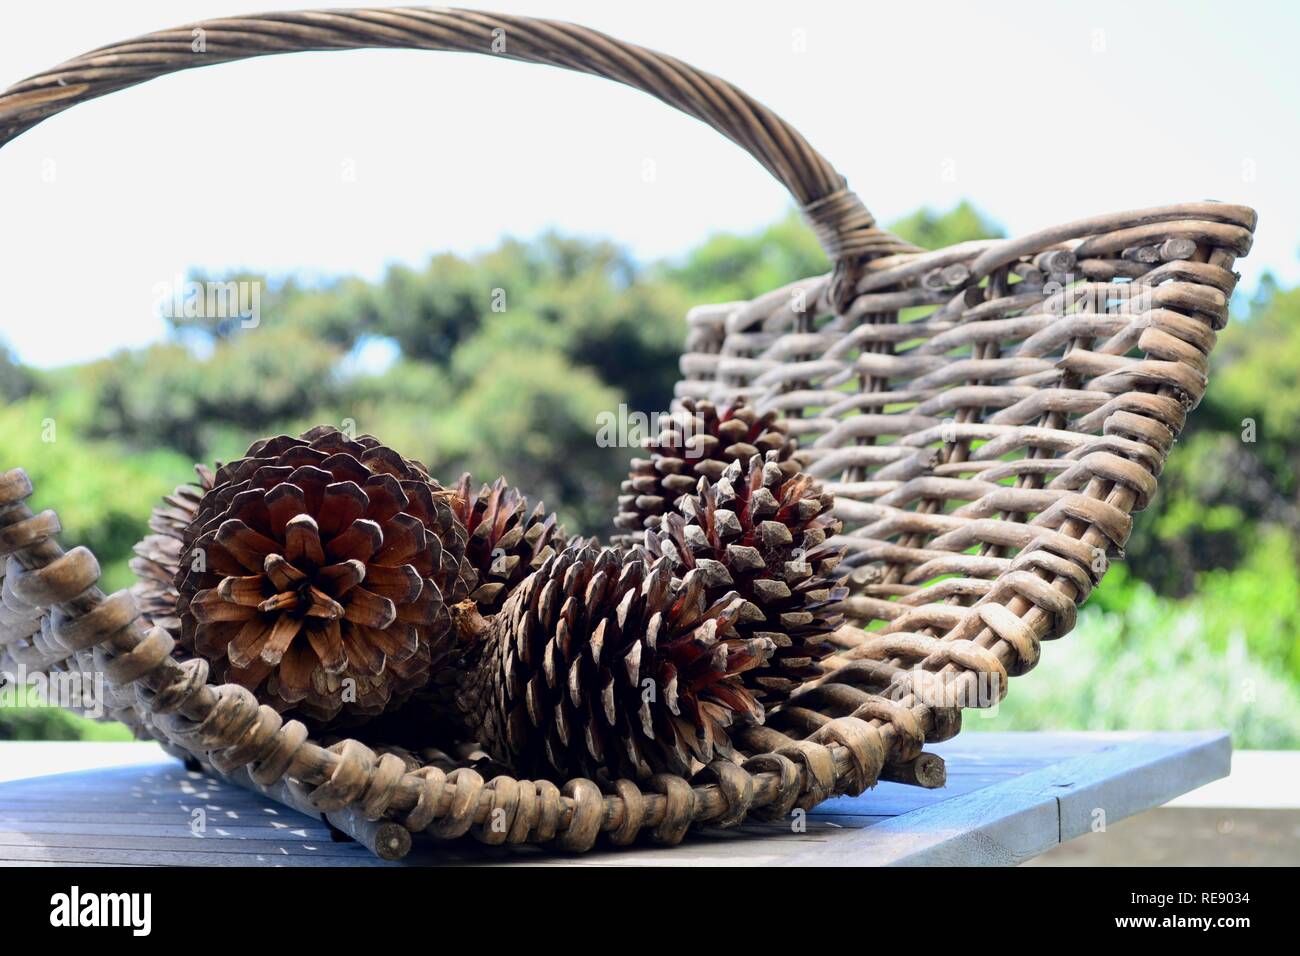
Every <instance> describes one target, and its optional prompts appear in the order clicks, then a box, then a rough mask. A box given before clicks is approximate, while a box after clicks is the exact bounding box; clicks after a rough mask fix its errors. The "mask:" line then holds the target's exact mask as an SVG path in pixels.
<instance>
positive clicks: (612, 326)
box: [0, 204, 1300, 748]
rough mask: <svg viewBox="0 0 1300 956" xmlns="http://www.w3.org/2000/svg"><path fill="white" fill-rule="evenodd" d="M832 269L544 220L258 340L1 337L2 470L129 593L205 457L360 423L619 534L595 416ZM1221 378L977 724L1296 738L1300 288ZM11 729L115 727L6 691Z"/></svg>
mask: <svg viewBox="0 0 1300 956" xmlns="http://www.w3.org/2000/svg"><path fill="white" fill-rule="evenodd" d="M892 228H893V229H894V230H895V231H896V232H897V233H899V234H901V235H903V236H904V237H906V238H908V239H910V240H911V241H913V242H915V243H917V244H918V245H922V246H926V247H930V248H935V247H939V246H943V245H947V244H949V243H952V242H957V241H961V240H966V239H973V238H982V237H989V236H998V235H1001V230H1000V229H999V227H998V226H997V225H996V224H995V223H992V222H990V221H989V220H987V219H986V218H984V217H983V216H982V215H980V213H979V212H978V211H977V210H975V209H974V208H972V207H971V206H970V205H968V204H962V205H960V206H958V207H956V208H955V209H953V210H950V211H948V212H946V213H942V214H939V213H934V212H931V211H928V210H922V211H920V212H917V213H916V214H914V215H912V216H909V217H908V218H906V219H905V220H903V221H901V222H898V223H895V224H893V226H892ZM827 268H828V263H827V262H826V260H825V258H824V257H823V255H822V253H821V251H820V250H819V248H818V247H817V244H816V242H815V240H814V239H813V237H812V235H811V233H809V232H808V230H807V229H806V228H805V227H804V225H803V224H802V223H801V222H800V221H799V219H798V218H797V217H796V216H794V215H793V214H792V215H791V216H790V217H788V218H787V219H785V220H783V221H781V222H778V223H776V224H775V225H773V226H771V227H770V228H768V229H766V230H764V231H762V232H760V233H757V234H754V235H745V236H734V235H719V236H715V237H713V238H711V239H709V240H707V241H706V242H705V243H704V244H703V245H701V246H700V247H698V248H697V249H695V250H694V251H692V252H690V253H689V254H688V255H686V256H684V257H682V258H681V259H679V260H675V261H671V262H661V263H652V264H643V263H638V262H636V261H634V260H633V259H632V258H631V257H630V256H629V255H628V254H627V253H626V252H625V251H623V250H622V249H620V248H619V247H618V246H616V245H614V244H612V243H609V242H605V241H599V240H594V241H593V240H587V239H579V238H573V237H568V236H562V235H555V234H547V235H543V236H540V237H538V238H536V239H534V240H531V241H518V240H514V239H507V240H505V241H503V242H501V243H500V245H498V246H497V247H496V248H495V249H492V250H490V251H488V252H484V253H482V254H479V255H475V256H471V257H460V256H455V255H439V256H435V257H434V258H433V259H431V260H430V262H429V263H428V265H427V266H426V267H424V268H423V269H413V268H409V267H407V266H393V267H391V268H390V269H389V270H388V272H387V274H386V275H385V276H384V277H383V279H382V280H381V281H379V282H375V283H369V282H364V281H361V280H359V279H355V278H345V279H340V280H337V281H335V282H332V283H329V284H324V285H316V286H310V287H309V286H304V285H302V284H300V283H298V282H296V281H294V280H276V279H265V280H264V281H265V285H264V292H263V297H262V303H261V315H262V320H261V324H260V325H259V326H258V327H257V328H253V329H245V328H241V327H240V324H239V322H238V321H237V320H236V321H234V322H221V321H211V320H207V319H185V318H180V319H176V320H173V321H172V323H171V324H172V329H171V334H170V336H169V337H168V339H167V340H166V341H164V342H162V343H159V344H156V345H153V346H151V347H148V348H145V349H140V350H135V351H122V352H119V353H117V354H115V355H113V356H111V357H109V358H105V359H103V360H101V361H97V362H93V363H90V364H86V365H80V366H76V367H69V368H61V369H56V370H37V369H31V368H26V367H24V366H22V365H21V364H20V363H18V362H17V361H16V360H15V359H14V357H13V356H12V355H11V354H10V353H9V352H8V351H7V350H5V349H4V348H3V344H2V343H0V395H2V396H3V398H4V403H3V404H4V407H3V408H2V409H0V466H3V467H5V468H9V467H13V466H14V465H22V466H23V467H25V468H26V469H27V470H28V472H29V473H30V475H31V477H32V479H33V481H34V482H35V486H36V488H37V498H36V500H35V502H34V504H35V505H37V506H39V507H47V506H48V507H55V508H57V509H58V510H59V512H60V514H61V516H62V518H63V522H64V527H65V529H66V532H65V535H64V539H65V542H66V543H67V544H68V545H73V544H85V545H88V546H89V547H91V548H92V549H93V550H94V551H95V553H96V554H97V555H98V556H99V558H100V560H101V562H102V563H103V565H104V568H105V578H106V587H107V588H110V589H115V588H118V587H122V586H126V585H127V584H129V583H130V581H131V575H130V572H129V571H128V569H127V560H128V558H129V557H130V553H131V546H132V545H133V544H134V543H135V542H136V540H137V539H138V538H139V537H140V536H141V534H142V533H143V530H144V524H145V520H146V518H147V516H148V513H149V510H150V508H151V507H152V506H153V505H154V503H155V502H156V501H157V500H158V499H159V498H160V497H161V496H162V495H163V494H164V493H166V492H169V491H170V490H171V489H172V488H173V487H174V486H176V485H177V484H179V483H181V482H183V481H185V480H187V478H188V477H190V476H191V474H192V472H191V464H192V462H194V461H208V462H210V461H212V460H214V459H216V460H226V459H230V458H232V457H236V456H238V455H239V454H240V453H242V452H243V450H244V449H245V448H246V447H247V445H248V444H249V442H250V441H252V440H253V439H255V438H257V437H261V436H265V435H270V434H276V433H280V432H290V433H297V432H299V431H301V430H302V429H304V428H307V427H310V426H311V425H315V424H318V423H321V422H332V423H335V424H343V423H345V421H346V420H347V419H351V420H352V421H354V422H355V423H356V429H357V431H358V432H359V433H360V432H369V433H372V434H375V435H377V436H380V437H381V438H382V439H383V440H384V441H385V442H387V443H388V444H390V445H392V446H394V447H396V448H398V449H399V450H401V451H402V452H403V453H404V454H406V455H408V456H411V457H415V458H419V459H420V460H422V461H424V462H425V463H426V464H427V465H428V466H429V467H430V469H431V471H432V472H433V474H434V475H435V476H438V477H440V478H441V479H442V480H444V481H452V480H454V479H456V478H457V477H458V476H459V475H460V473H461V472H462V471H465V470H468V471H470V472H472V473H473V475H474V476H475V479H476V480H479V481H488V480H491V479H493V478H495V477H496V476H497V475H500V474H504V475H506V476H508V477H509V479H510V480H511V481H512V482H514V483H515V484H517V485H519V486H520V487H521V488H523V489H525V490H526V491H527V492H528V493H529V495H530V500H531V501H536V500H537V499H539V498H540V499H544V500H545V501H546V503H547V504H548V505H549V506H550V507H552V508H554V509H556V510H558V511H559V512H560V514H561V516H562V517H563V519H564V520H565V521H566V523H567V524H568V526H569V528H570V530H571V531H582V532H585V533H591V534H602V535H604V534H606V533H608V531H609V525H608V521H609V518H610V516H611V515H612V514H613V511H614V501H615V496H616V494H617V490H618V479H619V477H620V476H621V475H622V474H623V472H624V469H625V467H626V462H627V459H628V457H629V456H630V452H629V451H628V450H627V449H624V448H601V447H598V446H597V445H596V443H595V441H594V440H593V435H594V433H595V428H596V418H597V415H598V413H600V412H602V411H609V410H613V409H616V408H617V407H618V406H619V404H620V403H626V405H627V406H628V408H629V409H631V410H634V411H642V412H647V413H649V412H653V411H655V410H659V409H663V408H665V407H666V406H667V403H668V401H669V399H670V397H671V394H672V386H673V383H674V382H675V381H676V379H677V377H678V370H677V358H678V354H679V351H680V348H681V344H682V342H683V339H684V335H685V324H684V321H683V317H684V315H685V313H686V310H687V309H688V308H689V307H690V306H691V305H693V304H698V303H703V302H720V301H728V300H733V299H743V298H750V297H753V296H755V295H757V294H760V293H762V292H766V291H769V290H771V289H774V288H776V287H778V286H781V285H783V284H785V283H787V282H790V281H793V280H795V279H798V278H801V277H804V276H808V275H814V274H817V273H819V272H823V271H825V270H826V269H827ZM195 278H198V279H203V278H205V277H203V276H196V277H195ZM220 278H222V279H232V278H233V279H241V278H242V279H260V278H263V277H258V276H251V275H246V276H222V277H220ZM496 289H500V290H505V296H506V299H505V302H504V306H505V309H504V311H494V309H493V304H494V300H493V290H496ZM497 304H498V306H499V305H501V304H502V303H500V301H499V300H498V302H497ZM1212 379H1213V387H1212V388H1211V389H1210V390H1209V392H1208V393H1207V396H1206V398H1205V400H1204V402H1203V403H1202V406H1201V407H1200V409H1199V410H1198V412H1197V414H1196V415H1194V416H1193V417H1192V418H1191V423H1190V425H1189V427H1188V429H1187V430H1186V432H1185V433H1184V434H1183V436H1182V438H1181V440H1180V442H1179V447H1178V448H1177V449H1176V451H1175V453H1174V455H1173V457H1172V459H1171V460H1170V462H1169V465H1168V467H1167V469H1166V471H1165V474H1164V478H1163V484H1162V488H1161V492H1160V494H1159V495H1158V496H1157V498H1156V499H1155V501H1154V503H1153V504H1152V506H1151V508H1149V509H1148V510H1147V511H1146V512H1144V513H1143V514H1141V515H1140V516H1139V518H1138V521H1137V525H1136V529H1135V532H1134V535H1133V540H1132V542H1131V544H1130V546H1129V548H1128V556H1129V560H1128V564H1127V566H1126V567H1124V566H1119V567H1115V568H1113V569H1112V571H1111V573H1110V574H1109V575H1108V577H1107V579H1106V581H1105V583H1104V584H1103V586H1102V587H1101V588H1100V589H1099V590H1098V591H1097V592H1096V593H1095V595H1094V597H1093V598H1092V600H1091V601H1090V602H1089V604H1088V605H1087V607H1086V608H1085V610H1084V611H1083V613H1082V615H1081V617H1080V621H1079V627H1078V630H1077V631H1076V632H1075V633H1073V634H1072V635H1071V636H1070V637H1069V638H1068V639H1066V640H1065V641H1062V642H1061V643H1060V644H1059V645H1056V646H1049V647H1048V648H1047V649H1046V653H1045V654H1044V656H1043V662H1042V663H1041V664H1040V665H1039V668H1038V670H1037V671H1036V672H1035V674H1034V677H1033V678H1032V679H1029V680H1025V681H1018V682H1016V686H1015V687H1014V688H1013V689H1012V692H1011V694H1010V696H1009V698H1008V699H1007V701H1006V702H1005V703H1004V704H1003V705H1002V706H1001V707H1000V708H999V709H998V710H997V711H996V713H985V712H974V711H971V712H968V713H967V720H966V727H967V728H968V729H1091V730H1102V729H1124V728H1135V729H1137V728H1140V729H1170V730H1173V729H1190V728H1201V727H1228V728H1230V729H1231V730H1232V731H1233V733H1234V737H1235V741H1236V745H1237V746H1238V747H1257V748H1279V747H1288V748H1289V747H1297V746H1300V575H1298V574H1297V550H1296V548H1297V541H1298V540H1300V538H1298V533H1300V517H1298V512H1297V503H1298V501H1300V499H1298V497H1297V479H1296V474H1297V466H1298V465H1300V381H1298V379H1300V289H1282V288H1279V287H1278V286H1277V284H1276V283H1275V282H1273V281H1272V280H1270V279H1265V281H1263V282H1262V283H1261V284H1260V286H1259V288H1258V289H1257V290H1255V292H1254V294H1253V296H1250V297H1248V298H1247V297H1244V296H1243V295H1242V293H1239V294H1238V296H1237V298H1236V299H1235V300H1234V303H1233V321H1232V322H1231V323H1230V325H1229V326H1228V328H1227V330H1226V331H1225V332H1224V333H1223V335H1222V340H1221V343H1220V346H1219V348H1218V349H1217V350H1216V352H1215V355H1214V370H1213V372H1212ZM1247 420H1251V421H1253V422H1254V429H1255V434H1254V436H1253V437H1254V439H1255V440H1254V441H1247V440H1243V429H1244V428H1246V427H1247V426H1246V425H1245V424H1244V423H1245V422H1246V421H1247ZM50 437H53V438H54V439H55V440H54V441H49V440H47V439H48V438H50ZM4 737H18V738H29V739H40V738H79V737H93V738H95V739H106V738H121V739H125V737H126V733H125V731H124V730H123V729H122V728H120V727H113V726H105V725H98V726H96V725H92V724H90V723H89V722H87V721H83V720H81V719H80V718H75V717H72V716H70V715H68V714H66V713H64V712H62V711H57V710H53V709H50V708H38V707H22V706H5V707H0V738H4Z"/></svg>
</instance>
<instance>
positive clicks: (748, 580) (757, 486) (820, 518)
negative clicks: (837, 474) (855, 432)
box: [643, 455, 847, 709]
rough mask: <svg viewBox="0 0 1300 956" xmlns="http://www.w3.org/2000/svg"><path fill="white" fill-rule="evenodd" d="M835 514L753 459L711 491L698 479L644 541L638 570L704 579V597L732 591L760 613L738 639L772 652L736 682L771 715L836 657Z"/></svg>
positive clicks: (840, 592)
mask: <svg viewBox="0 0 1300 956" xmlns="http://www.w3.org/2000/svg"><path fill="white" fill-rule="evenodd" d="M834 505H835V496H834V495H832V494H830V493H827V492H823V491H822V490H821V487H820V486H819V485H818V484H817V482H816V481H814V480H813V479H812V478H810V477H809V476H808V475H805V474H797V475H795V476H794V477H787V475H786V473H785V470H784V469H783V467H782V463H781V462H779V461H776V460H772V461H763V460H761V459H760V458H759V457H758V456H757V455H755V456H754V457H753V458H752V459H750V461H749V462H748V468H747V469H742V467H741V464H740V462H733V463H732V464H730V465H728V466H727V468H726V470H725V471H724V472H723V473H722V475H721V477H719V479H718V480H717V481H716V482H710V481H709V480H708V479H707V478H701V479H700V483H699V491H698V493H697V494H695V495H688V496H686V497H684V498H682V499H680V501H679V502H678V508H679V511H680V513H676V514H672V515H669V516H668V517H667V518H666V519H665V521H664V524H663V527H662V528H661V529H660V531H659V532H657V533H656V532H647V533H646V535H645V539H646V541H645V546H644V549H643V550H644V552H645V557H646V560H650V561H654V560H658V559H659V558H660V557H661V556H665V555H666V556H668V557H670V558H671V559H672V561H673V564H674V567H675V573H677V574H683V573H689V572H690V571H692V570H696V571H699V572H702V573H703V575H704V579H705V581H706V582H707V583H708V592H707V593H708V594H709V595H710V596H714V595H718V594H722V593H726V592H730V591H733V590H734V591H735V592H737V593H738V594H739V595H740V596H741V597H742V598H744V599H745V600H746V601H749V602H752V604H753V605H755V606H756V607H757V608H758V611H759V613H758V615H756V617H755V619H753V620H745V621H742V622H741V623H740V624H739V625H738V630H739V631H740V633H741V635H742V636H746V637H751V636H752V637H766V638H769V639H771V641H772V642H773V643H774V644H775V646H776V652H775V653H774V654H773V655H772V657H771V658H770V659H769V660H768V661H767V662H766V663H764V664H763V665H762V666H761V667H756V668H754V669H753V670H750V671H747V672H746V673H745V674H744V675H743V677H744V681H745V685H746V686H747V687H749V688H750V689H751V690H753V692H754V693H755V695H756V696H757V697H758V699H759V700H760V701H762V702H763V704H764V706H766V707H768V708H769V709H770V708H772V707H774V706H776V705H777V704H779V703H781V702H782V701H784V700H785V699H786V698H787V697H789V696H790V693H791V692H792V691H793V690H794V689H795V688H796V687H798V686H799V685H800V684H802V683H803V682H804V681H806V680H808V679H810V678H812V677H816V676H818V675H819V674H820V673H821V670H820V668H819V667H818V666H817V665H818V662H819V661H820V660H822V658H824V657H826V656H827V655H828V654H830V653H831V652H832V651H833V650H834V647H833V645H831V644H830V643H829V642H828V637H829V635H830V634H831V633H832V632H833V631H834V630H835V629H836V628H837V627H838V626H839V624H840V615H839V614H838V613H837V611H836V608H837V606H838V605H839V603H840V602H841V601H842V600H843V599H844V597H845V596H846V594H847V589H846V588H843V587H840V586H838V585H837V584H836V583H835V581H834V579H833V577H832V572H833V571H834V569H835V567H836V565H838V564H839V562H840V560H841V559H842V558H843V556H844V552H843V550H842V549H836V548H832V547H829V546H827V545H826V539H827V538H828V537H829V536H831V535H834V534H838V533H839V531H840V522H839V521H838V520H837V519H836V518H834V517H833V516H832V514H831V509H832V508H833V507H834Z"/></svg>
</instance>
